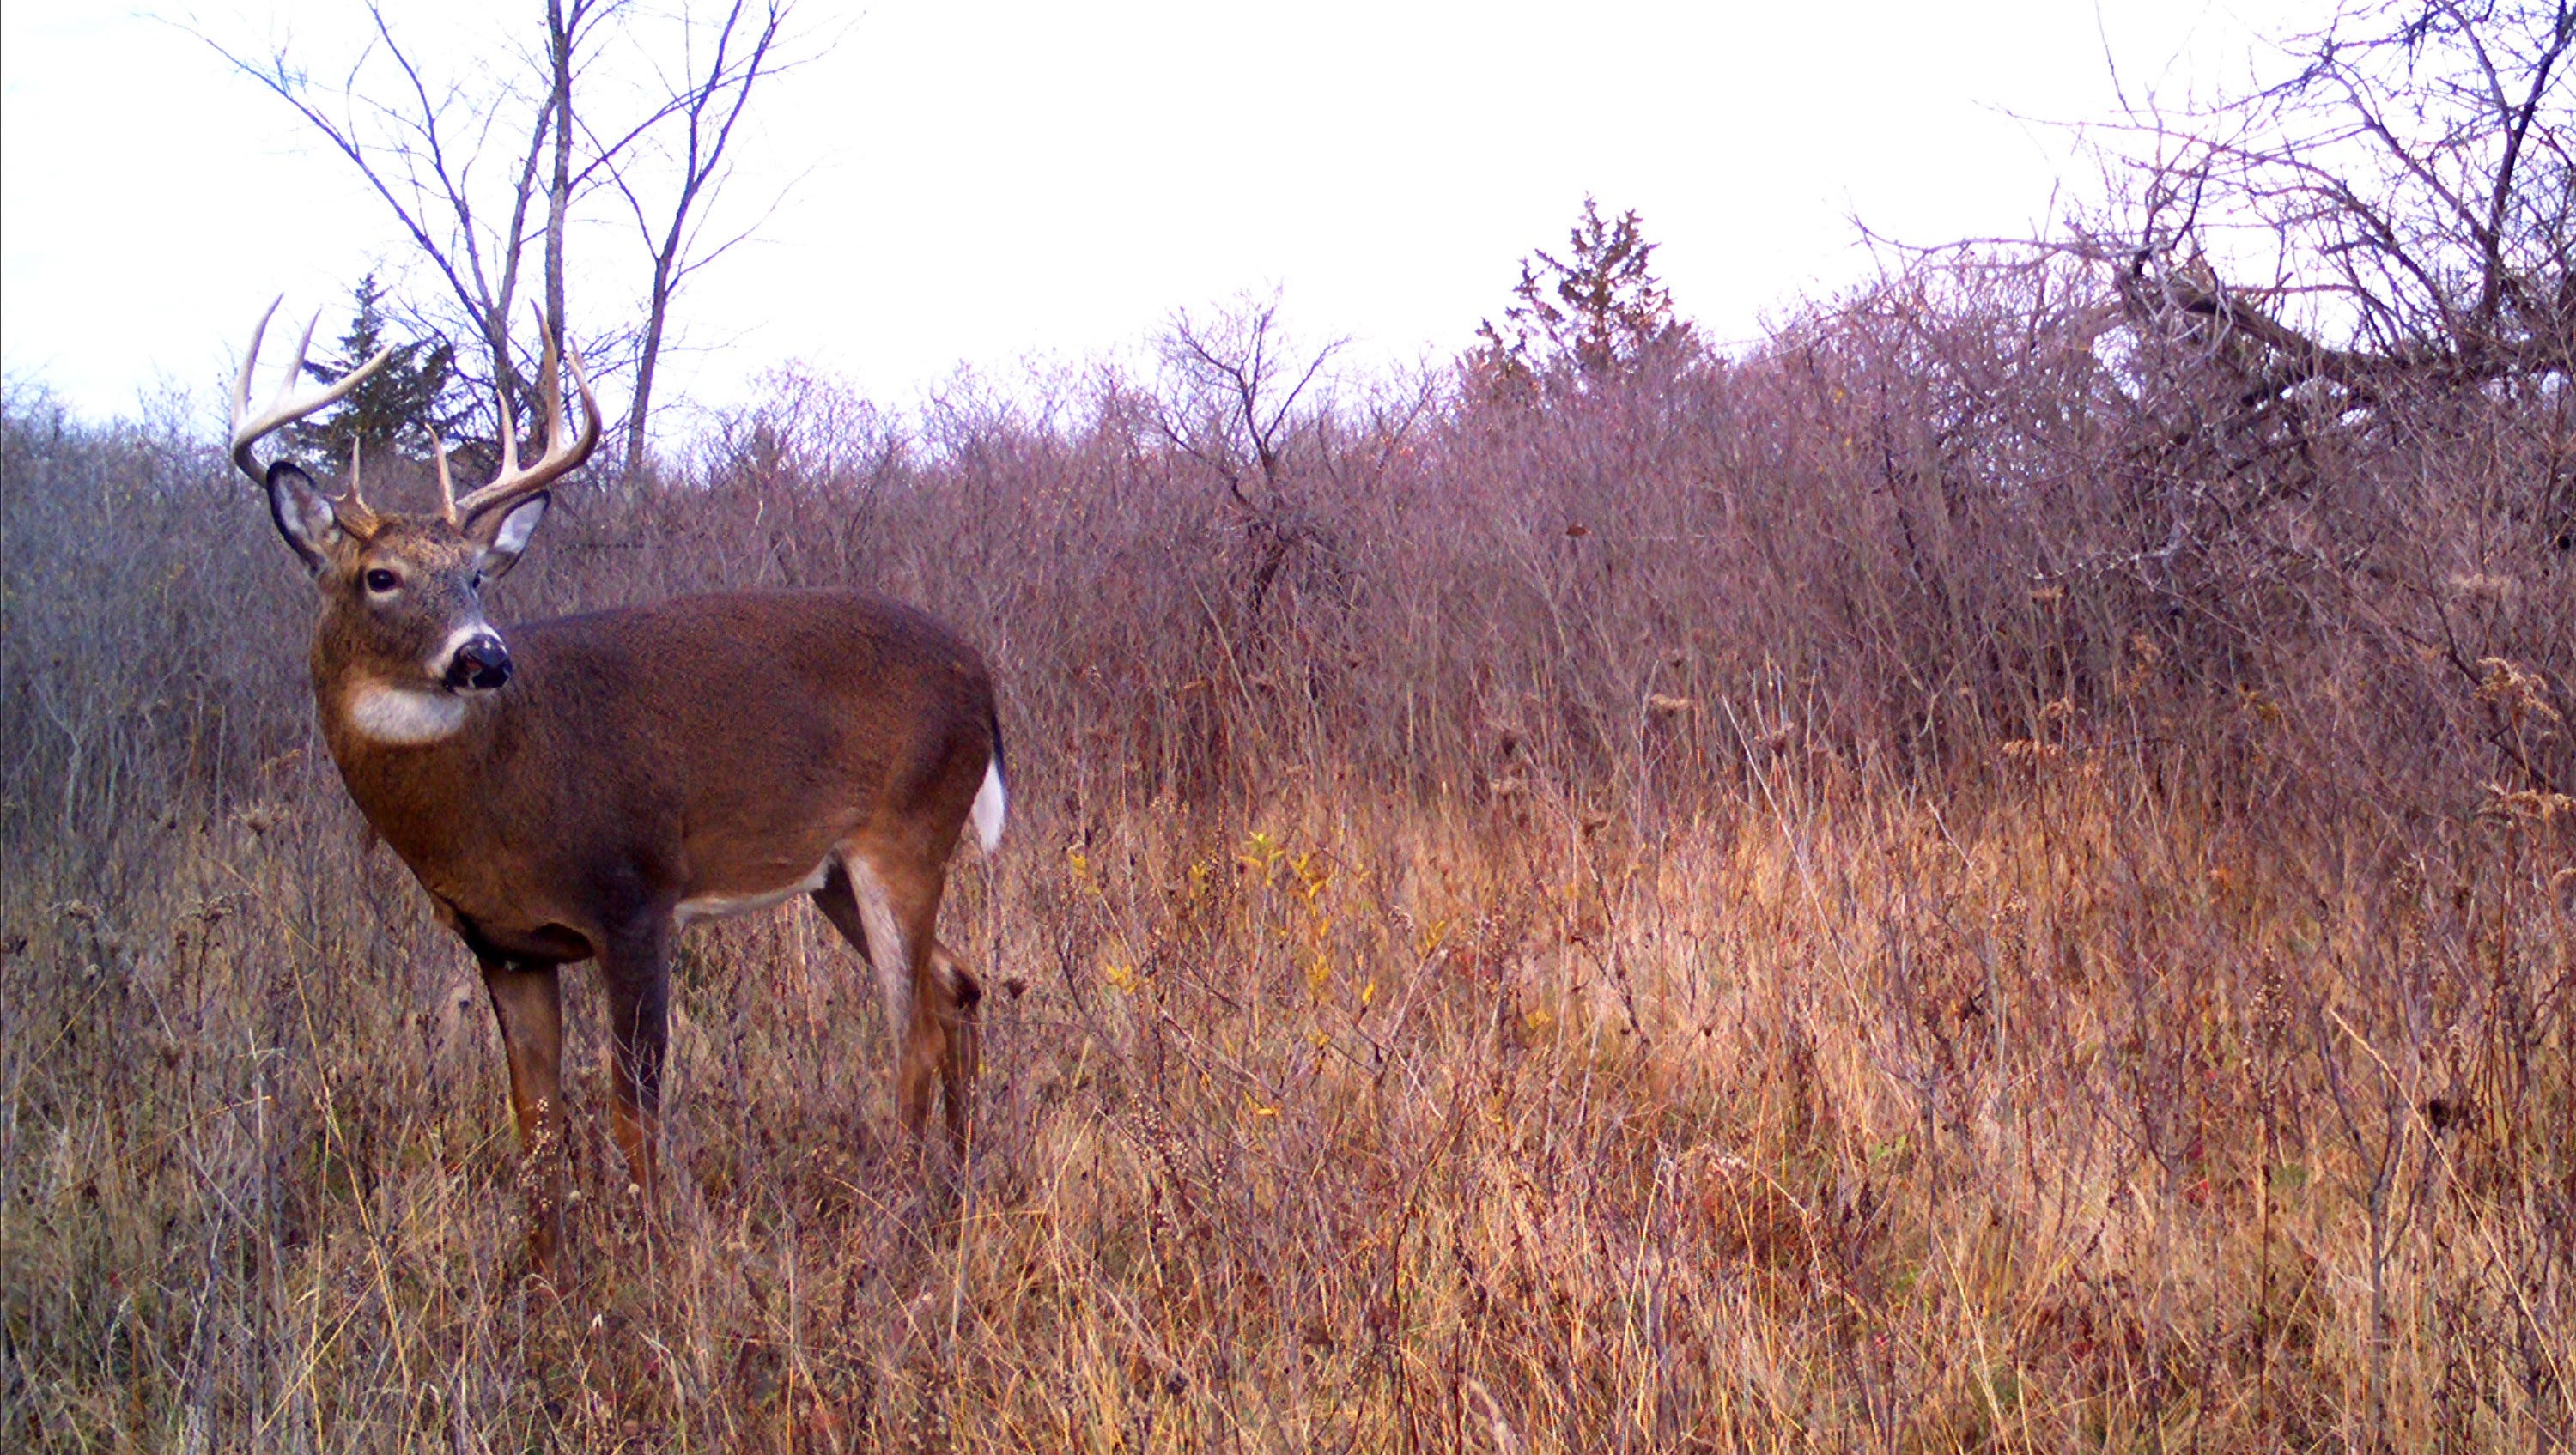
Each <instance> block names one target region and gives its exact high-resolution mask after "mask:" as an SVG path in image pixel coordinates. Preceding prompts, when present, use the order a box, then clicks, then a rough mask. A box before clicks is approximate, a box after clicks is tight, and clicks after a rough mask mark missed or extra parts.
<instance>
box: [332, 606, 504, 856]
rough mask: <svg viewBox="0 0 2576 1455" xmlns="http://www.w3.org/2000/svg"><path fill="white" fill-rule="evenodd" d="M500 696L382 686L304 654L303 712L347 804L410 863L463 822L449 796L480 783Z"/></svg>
mask: <svg viewBox="0 0 2576 1455" xmlns="http://www.w3.org/2000/svg"><path fill="white" fill-rule="evenodd" d="M508 695H510V694H509V693H508V692H507V691H504V692H477V693H456V692H449V691H447V690H445V689H443V688H440V687H438V686H436V685H435V684H427V683H412V682H400V681H394V680H390V679H388V678H386V677H383V676H380V675H377V674H375V673H372V672H369V671H367V670H366V669H365V668H364V667H362V666H360V665H358V664H354V663H352V662H349V661H347V660H345V659H343V658H341V657H340V655H339V654H338V653H335V652H333V651H332V650H331V647H330V644H329V643H328V642H327V641H317V642H316V643H315V644H314V649H313V705H314V709H315V712H316V715H317V716H318V717H319V718H320V720H321V725H322V740H323V742H324V743H325V744H326V745H327V746H328V747H329V748H330V750H331V760H332V762H334V763H335V764H337V765H338V766H339V769H340V778H341V781H342V782H344V783H346V784H347V785H348V789H349V796H350V797H351V798H353V799H355V800H356V801H357V804H358V808H359V810H360V811H361V812H362V813H364V814H365V815H366V816H367V821H368V822H369V823H370V824H372V825H373V826H374V827H375V829H376V831H377V832H378V833H380V834H383V835H384V836H385V839H386V840H387V842H389V843H391V844H392V845H393V847H394V849H395V851H396V852H398V853H401V854H402V855H403V857H404V858H406V859H412V858H414V857H415V856H414V854H413V852H412V850H413V849H414V848H415V847H417V848H421V849H427V848H429V847H430V841H431V840H433V839H437V838H440V837H442V836H444V835H445V834H447V833H449V832H450V831H452V830H454V829H455V828H457V827H459V826H460V822H461V820H463V819H465V818H469V817H470V815H469V814H464V813H462V812H461V811H460V810H461V809H462V807H463V805H462V804H461V803H459V802H458V801H457V800H458V796H459V795H461V794H467V793H471V792H472V791H473V790H472V786H471V785H472V784H474V782H475V781H476V780H477V779H478V778H479V777H480V776H482V775H480V774H479V773H478V772H477V771H476V768H475V765H476V764H477V763H478V762H481V761H482V760H484V759H485V758H487V757H488V756H489V749H490V745H491V742H492V738H493V735H494V732H495V729H496V727H497V726H498V724H499V720H500V718H501V717H502V715H503V713H504V712H505V710H506V708H505V705H504V703H503V702H502V701H501V699H502V698H504V697H506V696H508Z"/></svg>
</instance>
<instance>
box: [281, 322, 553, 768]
mask: <svg viewBox="0 0 2576 1455" xmlns="http://www.w3.org/2000/svg"><path fill="white" fill-rule="evenodd" d="M276 311H277V305H276V304H274V303H272V304H270V305H269V311H268V312H267V313H264V314H262V315H260V321H259V327H258V328H257V329H255V330H253V331H252V334H251V344H250V350H249V352H248V353H247V354H245V355H244V356H243V358H242V366H241V374H240V376H239V378H238V379H237V380H236V381H235V383H234V386H233V400H232V406H233V407H232V451H233V463H234V464H236V465H238V466H240V467H241V469H242V472H243V473H244V474H246V475H248V476H250V477H251V479H252V480H254V481H256V482H258V484H259V485H260V487H261V488H262V489H264V490H265V491H267V492H268V507H269V515H270V517H271V518H272V519H274V520H275V521H276V523H277V532H278V534H279V535H280V536H283V537H284V538H285V540H286V543H287V544H288V545H289V546H292V547H293V548H294V549H295V553H296V555H297V556H299V557H301V558H302V559H303V561H304V565H305V569H306V570H307V571H309V572H310V573H311V574H312V577H313V581H314V585H315V586H316V587H317V588H318V589H319V591H320V593H321V596H322V619H321V623H320V627H319V630H318V631H317V632H316V634H315V638H314V649H313V667H314V677H315V683H316V686H317V687H323V688H325V690H329V687H330V686H334V685H335V686H336V687H337V690H339V691H341V692H343V693H344V694H346V696H345V697H344V699H343V701H342V703H341V706H342V707H343V708H344V709H345V710H346V711H347V713H348V715H349V718H350V721H351V722H352V723H353V725H355V726H356V727H357V728H358V729H359V730H360V731H361V732H364V733H366V734H367V735H369V736H370V737H373V738H376V739H377V740H379V741H383V742H391V743H408V742H424V741H430V740H434V739H436V738H438V737H443V736H445V735H446V733H447V732H449V731H452V730H453V728H454V726H455V724H456V723H457V722H458V721H460V720H461V718H462V715H463V711H464V704H465V702H466V701H467V700H468V699H469V698H470V697H471V696H472V695H474V694H477V693H485V692H491V691H495V690H497V689H499V688H500V687H501V686H502V685H503V684H505V683H507V682H508V681H509V680H510V652H509V648H508V646H507V645H506V644H505V643H504V642H503V641H502V639H501V634H500V633H499V632H498V631H496V630H495V629H494V628H493V626H492V624H491V622H490V621H489V620H487V619H486V618H485V616H484V614H483V603H482V588H483V584H484V583H485V582H487V581H490V580H493V579H496V578H498V577H499V576H500V575H501V574H502V573H503V572H506V571H508V570H509V569H510V567H511V566H513V565H515V564H517V562H518V559H519V556H520V553H521V552H523V551H525V550H526V549H527V545H528V539H529V537H530V536H532V535H533V534H535V532H536V528H537V523H538V522H539V521H540V520H542V519H544V518H545V513H546V501H547V495H546V489H547V487H548V486H550V485H552V484H553V483H554V482H555V481H556V480H557V479H559V478H561V477H562V476H563V475H564V474H565V473H566V472H567V471H570V470H572V469H573V468H574V467H576V466H578V465H580V464H581V463H582V461H584V460H586V459H588V458H589V457H590V452H591V450H592V449H593V448H595V447H596V446H597V445H598V443H599V433H600V416H599V402H598V400H597V399H595V398H594V397H593V396H592V394H591V391H590V380H589V378H588V377H587V375H585V373H584V372H583V370H582V365H581V356H580V355H579V354H577V353H572V352H570V351H569V350H566V351H565V356H564V358H563V359H562V360H561V361H559V360H558V358H557V349H556V335H555V333H554V331H553V330H551V329H546V330H545V333H544V337H545V352H544V358H543V361H542V363H541V364H540V366H539V372H538V385H537V391H538V398H539V399H540V400H541V401H542V402H543V404H544V406H545V411H546V421H545V431H546V450H545V454H544V456H543V457H542V458H540V459H538V460H536V461H535V462H534V463H532V464H529V465H527V466H525V467H522V466H521V465H520V463H519V458H518V441H517V434H518V431H517V429H516V427H515V422H514V421H513V420H512V419H511V416H510V403H509V398H508V396H507V395H506V394H504V395H503V396H502V397H501V401H500V412H501V468H500V472H499V474H497V475H496V476H495V477H494V478H493V479H492V481H491V482H490V483H489V484H486V485H483V486H482V487H480V488H478V489H476V490H474V491H472V492H470V493H468V494H467V495H465V496H464V497H463V498H461V499H460V498H458V496H457V495H456V492H455V487H454V484H453V482H452V480H451V478H450V476H449V472H448V460H447V445H446V442H445V441H443V440H437V441H434V442H435V444H436V447H437V456H438V488H439V508H438V512H437V514H435V515H423V516H407V515H396V514H392V513H389V512H383V511H379V510H376V509H375V508H373V507H372V506H370V505H368V503H367V501H366V497H365V495H364V494H363V493H362V489H361V484H360V479H359V475H360V467H361V465H362V463H363V462H362V461H361V460H360V458H359V456H358V452H357V451H356V450H355V449H354V448H353V449H352V450H351V452H350V456H349V483H348V490H347V492H346V493H345V494H343V495H341V496H339V497H338V498H336V499H334V498H332V497H328V496H325V495H324V494H323V493H322V491H321V490H320V489H319V487H317V486H316V485H315V484H314V482H313V478H312V477H311V476H309V475H307V474H305V473H304V471H303V470H301V469H299V468H297V467H296V466H295V465H294V464H292V463H290V462H288V461H286V460H283V459H280V460H277V461H274V462H272V463H271V464H270V465H269V466H268V467H267V468H266V469H265V470H263V469H261V468H260V466H259V463H258V462H257V461H256V460H255V459H254V458H253V457H252V454H251V449H252V446H254V445H255V444H257V443H258V442H259V440H260V439H261V438H262V437H264V436H266V435H269V434H272V433H274V432H276V431H277V430H279V429H281V428H283V427H284V426H286V425H288V424H291V423H293V422H294V421H296V420H299V419H302V418H304V417H305V416H307V415H310V414H312V413H314V412H316V411H318V410H320V409H323V408H324V407H326V406H328V405H330V404H332V403H334V402H336V401H338V400H340V399H341V398H343V397H345V396H346V395H347V394H348V393H349V392H350V391H351V390H353V389H355V388H356V387H357V386H358V385H359V383H360V382H362V381H363V380H364V379H365V378H366V377H367V376H368V375H369V374H371V373H373V372H374V371H375V370H376V368H377V367H379V366H380V365H382V364H383V363H384V361H385V359H386V358H387V356H388V355H389V354H390V353H391V352H392V351H391V350H390V349H387V350H385V351H383V352H380V353H378V354H377V355H376V356H375V357H374V358H372V359H369V360H368V361H367V362H366V363H364V364H362V365H360V366H359V367H358V368H356V369H353V370H351V371H350V372H349V373H348V374H347V375H346V376H344V377H343V378H341V379H340V380H338V381H337V382H336V383H334V384H332V385H331V386H330V387H329V388H327V389H321V390H317V391H314V392H312V393H310V394H308V395H305V396H303V397H300V398H299V397H295V396H294V395H293V392H292V391H293V389H294V384H295V380H296V379H297V378H298V377H299V376H300V375H302V374H303V372H304V356H305V352H306V350H307V349H309V348H310V347H311V345H312V340H313V326H312V325H311V324H307V325H305V329H304V338H303V341H302V342H300V343H299V344H297V346H296V351H295V364H294V366H293V367H292V368H291V369H289V370H288V372H287V376H286V379H285V381H284V383H282V384H281V385H280V386H279V389H278V394H277V398H276V399H275V401H274V402H272V404H271V405H270V407H269V408H268V410H267V411H266V412H265V413H262V414H260V415H258V416H256V417H253V416H252V415H251V412H250V388H251V375H252V372H253V370H254V369H256V367H257V366H258V363H259V345H260V339H261V337H262V336H263V335H265V334H266V332H267V330H268V321H269V318H270V316H271V315H273V314H274V313H275V312H276ZM539 324H540V327H541V328H542V327H543V324H544V321H543V320H542V319H540V320H539ZM563 362H568V363H570V365H571V366H572V376H573V382H574V385H575V387H576V389H577V390H578V391H579V392H580V395H581V402H582V412H583V425H582V430H581V433H580V435H579V436H578V437H576V436H574V435H573V433H572V431H571V429H570V428H569V426H568V424H567V421H566V420H565V418H564V402H563V390H562V385H561V382H560V374H561V367H560V365H561V363H563Z"/></svg>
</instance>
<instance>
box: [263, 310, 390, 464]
mask: <svg viewBox="0 0 2576 1455" xmlns="http://www.w3.org/2000/svg"><path fill="white" fill-rule="evenodd" d="M285 301H286V299H285V298H284V297H283V296H282V295H281V296H280V297H279V298H277V299H276V300H275V301H273V302H271V303H270V304H269V305H268V310H267V311H266V312H264V313H262V314H261V315H260V316H259V325H258V326H257V327H256V328H253V329H252V330H251V333H250V349H249V351H248V352H247V353H244V354H243V355H242V365H241V372H240V373H239V374H238V375H235V376H234V378H233V409H232V426H233V463H234V464H235V465H238V466H240V467H241V472H242V473H243V474H245V475H248V476H249V477H251V479H252V480H254V481H256V482H258V483H259V484H261V485H263V486H265V485H266V484H267V483H268V473H267V472H266V471H264V470H262V469H260V467H259V464H258V462H257V461H256V460H254V459H252V458H251V453H250V451H251V446H253V445H256V444H258V443H259V442H260V441H261V440H262V439H264V438H266V437H267V436H269V435H272V434H275V433H276V432H277V431H279V430H280V429H283V428H285V427H286V426H287V425H290V424H293V423H294V422H295V421H297V420H299V419H302V418H304V417H305V416H306V415H308V414H313V413H316V412H318V411H320V410H323V409H327V408H329V407H330V406H331V405H333V404H336V403H338V402H339V401H340V400H342V399H344V398H346V397H347V396H348V394H349V391H350V390H352V389H355V388H357V387H358V386H359V385H360V384H362V383H365V382H366V378H367V376H368V375H369V374H372V373H374V372H375V371H376V370H377V368H378V367H379V366H381V365H382V364H383V363H384V361H385V360H387V359H389V358H392V357H393V352H394V351H393V346H392V345H391V344H387V345H386V346H385V347H383V348H381V349H378V350H377V351H376V356H375V357H374V358H372V359H369V360H367V361H366V362H365V363H363V364H360V365H359V366H358V367H356V368H354V369H351V370H350V371H349V372H348V373H346V374H343V375H341V376H340V377H339V379H338V380H337V381H336V382H334V383H332V384H331V385H330V386H329V387H328V388H324V389H317V390H315V391H313V392H312V393H310V394H307V395H305V396H304V397H303V398H301V399H298V398H296V397H295V381H296V380H297V379H298V378H299V377H301V376H302V375H303V373H304V357H305V355H306V353H308V352H309V351H310V350H311V349H312V347H313V324H314V323H319V322H320V321H321V315H320V314H315V315H314V319H313V323H307V324H305V325H304V337H303V339H302V341H300V342H299V343H297V344H296V346H295V363H294V365H293V367H291V368H289V369H288V370H287V371H286V377H285V378H284V379H283V380H281V381H279V383H278V386H277V397H276V399H274V400H272V401H271V402H270V404H269V406H268V412H267V413H265V414H262V415H260V416H258V417H257V418H251V417H250V384H251V375H252V374H253V372H255V371H256V370H257V369H258V367H259V345H260V340H262V339H263V338H265V337H267V335H268V321H269V320H270V319H271V318H273V317H275V316H276V314H277V306H278V304H280V303H283V302H285Z"/></svg>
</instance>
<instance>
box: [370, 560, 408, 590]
mask: <svg viewBox="0 0 2576 1455" xmlns="http://www.w3.org/2000/svg"><path fill="white" fill-rule="evenodd" d="M401 584H402V578H401V577H400V576H397V575H395V574H394V573H393V572H391V571H388V570H386V569H385V568H384V567H382V566H378V567H376V568H375V569H374V570H372V571H369V572H368V573H367V589H368V590H369V591H373V592H376V593H378V594H379V595H381V594H383V593H384V592H387V591H391V590H393V589H394V588H395V587H397V586H400V585H401Z"/></svg>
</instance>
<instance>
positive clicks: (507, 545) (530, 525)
mask: <svg viewBox="0 0 2576 1455" xmlns="http://www.w3.org/2000/svg"><path fill="white" fill-rule="evenodd" d="M545 518H546V492H544V491H542V490H540V491H538V492H537V493H536V494H534V495H531V496H529V497H528V498H527V499H525V500H522V501H520V502H519V503H518V504H516V505H513V506H511V507H510V508H509V509H507V510H495V511H490V512H487V513H485V514H484V515H481V516H478V517H477V518H476V519H475V520H474V521H473V522H472V523H471V524H470V525H468V526H467V527H466V530H467V533H468V534H469V535H470V536H471V537H472V538H473V539H475V540H478V541H481V542H482V543H483V574H484V575H485V576H487V577H491V578H493V579H495V580H497V579H499V578H500V577H501V575H502V574H503V573H504V572H507V571H508V570H509V569H510V568H511V567H512V566H515V565H517V564H519V553H520V552H522V551H525V550H526V549H527V548H528V537H530V536H533V535H535V534H536V533H537V522H538V521H541V520H543V519H545Z"/></svg>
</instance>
